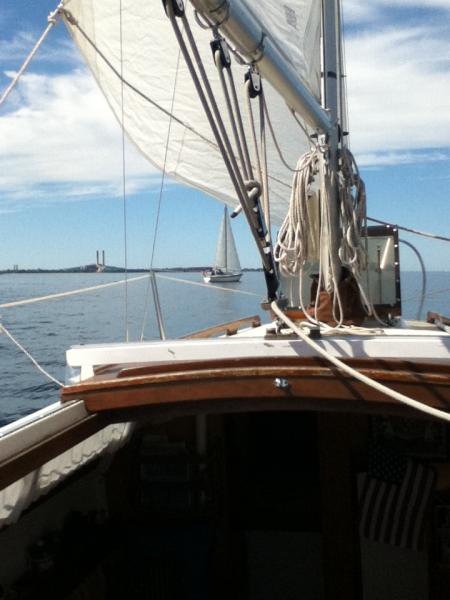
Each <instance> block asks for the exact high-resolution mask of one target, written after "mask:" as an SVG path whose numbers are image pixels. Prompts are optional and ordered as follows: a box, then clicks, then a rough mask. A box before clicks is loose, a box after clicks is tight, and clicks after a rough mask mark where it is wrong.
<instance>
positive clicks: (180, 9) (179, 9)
mask: <svg viewBox="0 0 450 600" xmlns="http://www.w3.org/2000/svg"><path fill="white" fill-rule="evenodd" d="M169 2H170V5H171V7H172V9H173V14H174V15H175V16H176V17H182V16H183V15H184V3H183V0H162V3H163V6H164V10H165V11H166V15H167V14H168V13H167V5H168V3H169Z"/></svg>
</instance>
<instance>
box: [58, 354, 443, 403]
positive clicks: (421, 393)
mask: <svg viewBox="0 0 450 600" xmlns="http://www.w3.org/2000/svg"><path fill="white" fill-rule="evenodd" d="M346 362H347V363H348V364H351V365H352V366H354V367H356V368H358V370H359V371H360V372H361V373H363V374H365V375H367V376H369V377H371V378H372V379H375V380H376V381H380V382H382V383H384V384H386V385H388V386H389V387H391V388H392V389H394V390H396V391H398V392H400V393H403V394H405V395H407V396H410V397H412V398H415V399H417V400H418V401H420V402H424V403H425V404H427V405H429V406H434V407H438V408H441V409H444V410H445V409H450V368H449V367H448V366H445V365H430V364H426V363H424V364H419V365H417V364H409V363H407V362H405V361H396V360H382V361H381V360H378V361H373V360H370V359H355V360H348V361H346ZM119 373H120V377H119V378H110V377H111V376H110V377H109V378H107V379H102V378H100V377H99V378H95V377H94V378H92V379H90V380H86V381H85V382H83V383H82V384H79V385H76V386H71V387H69V388H65V389H64V390H63V399H65V400H69V399H73V398H74V397H75V398H79V399H83V400H84V401H85V404H86V407H87V409H88V410H90V411H93V412H97V411H103V410H115V409H131V408H133V407H138V406H146V405H147V406H168V405H177V406H179V407H180V406H181V405H182V404H184V403H194V404H196V405H197V407H198V412H202V411H203V412H208V405H209V403H211V402H212V401H215V400H221V401H227V403H228V406H229V408H230V406H231V407H232V405H233V404H238V403H239V402H242V401H243V400H244V399H246V400H252V401H253V403H254V408H253V410H258V406H259V404H260V403H261V401H262V400H264V399H265V400H271V401H272V405H273V410H277V409H278V406H277V403H278V401H279V400H286V401H288V404H289V405H291V409H295V406H297V405H298V407H299V408H301V407H302V406H303V404H307V405H308V407H309V408H311V403H312V404H314V402H317V403H323V402H326V403H328V405H329V410H330V411H333V410H339V409H340V403H344V404H345V406H346V409H347V410H348V407H349V402H350V404H353V410H355V411H361V410H363V411H364V409H365V406H367V404H374V403H376V404H378V405H379V406H380V409H381V408H382V406H386V405H389V404H398V403H397V402H395V401H393V400H392V399H390V398H389V397H387V396H386V395H385V394H382V393H380V392H378V391H376V390H373V389H372V388H369V387H368V386H367V385H365V384H363V383H361V382H359V381H356V380H354V379H353V378H352V377H350V376H349V375H347V374H346V373H343V372H341V371H340V370H339V369H336V368H334V367H331V366H330V365H329V364H327V363H325V361H323V360H322V359H320V358H317V359H311V358H305V359H303V358H275V359H274V358H270V359H268V358H265V357H264V358H263V357H258V358H247V359H221V360H218V361H203V362H197V363H195V362H191V363H181V364H180V363H178V364H177V363H169V364H167V365H164V366H163V365H145V366H142V367H138V368H135V369H125V370H122V371H120V372H119ZM278 377H282V378H285V379H286V380H287V381H288V384H289V385H288V387H287V388H286V389H280V388H278V387H276V385H275V379H276V378H278ZM201 405H203V406H201ZM247 405H248V402H247ZM408 412H410V411H408Z"/></svg>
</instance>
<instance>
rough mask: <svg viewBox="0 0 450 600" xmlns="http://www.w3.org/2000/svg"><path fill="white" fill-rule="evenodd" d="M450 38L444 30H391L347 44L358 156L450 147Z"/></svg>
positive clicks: (356, 37)
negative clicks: (449, 105)
mask: <svg viewBox="0 0 450 600" xmlns="http://www.w3.org/2000/svg"><path fill="white" fill-rule="evenodd" d="M447 36H448V30H447V29H445V28H439V27H435V28H433V29H431V28H426V27H416V28H407V27H396V28H392V27H389V28H380V29H378V30H373V29H372V30H370V31H365V32H363V33H360V34H358V35H353V36H352V37H350V39H348V40H347V43H346V54H347V73H348V79H347V84H348V95H349V112H350V131H351V134H352V137H351V141H352V147H353V149H354V150H355V151H356V152H357V153H360V154H365V155H370V154H372V155H373V154H374V153H375V154H377V153H379V152H380V151H383V152H393V151H395V152H398V151H412V150H424V149H439V148H448V147H449V146H450V144H449V140H450V113H449V111H448V98H449V97H450V61H449V59H450V57H449V49H448V37H447ZM403 156H406V154H404V153H403ZM410 156H411V161H413V162H414V154H413V153H411V154H410ZM378 158H379V156H378ZM377 163H379V161H377Z"/></svg>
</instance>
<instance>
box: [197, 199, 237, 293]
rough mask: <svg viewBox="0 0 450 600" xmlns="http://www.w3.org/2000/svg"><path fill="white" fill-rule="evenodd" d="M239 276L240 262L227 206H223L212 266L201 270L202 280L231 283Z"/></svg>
mask: <svg viewBox="0 0 450 600" xmlns="http://www.w3.org/2000/svg"><path fill="white" fill-rule="evenodd" d="M241 277H242V269H241V264H240V262H239V256H238V253H237V250H236V244H235V242H234V237H233V232H232V230H231V225H230V219H229V217H228V208H227V207H226V206H225V207H224V211H223V217H222V223H221V225H220V231H219V239H218V240H217V248H216V258H215V261H214V266H213V268H212V269H210V270H207V271H203V281H204V282H205V283H232V282H235V281H240V279H241Z"/></svg>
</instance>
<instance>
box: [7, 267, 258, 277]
mask: <svg viewBox="0 0 450 600" xmlns="http://www.w3.org/2000/svg"><path fill="white" fill-rule="evenodd" d="M210 268H211V267H209V266H208V267H166V268H154V269H152V271H154V272H155V273H202V272H203V271H205V270H207V269H210ZM242 271H243V272H244V273H245V272H253V271H255V272H256V271H262V269H261V268H255V269H252V268H245V269H242ZM148 272H149V269H124V268H123V267H105V268H104V269H103V270H102V271H97V270H96V268H94V265H87V267H74V268H69V269H6V270H3V271H0V275H10V274H13V275H16V274H17V275H24V274H25V275H26V274H38V275H39V274H45V273H64V274H67V273H78V274H80V273H82V274H84V275H87V274H95V275H101V274H110V275H114V274H115V273H148Z"/></svg>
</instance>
